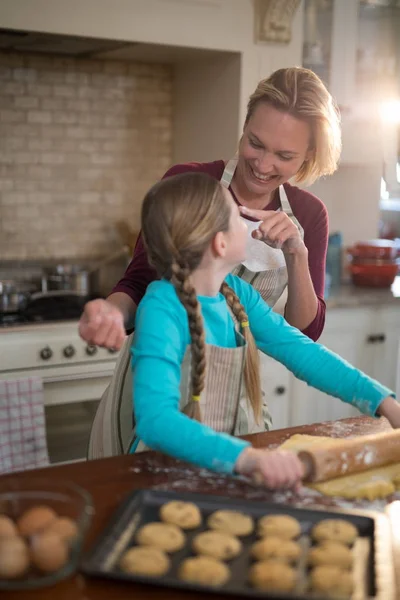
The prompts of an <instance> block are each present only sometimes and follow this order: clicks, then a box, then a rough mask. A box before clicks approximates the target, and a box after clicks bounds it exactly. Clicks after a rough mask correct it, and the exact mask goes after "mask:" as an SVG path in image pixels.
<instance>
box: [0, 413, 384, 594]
mask: <svg viewBox="0 0 400 600" xmlns="http://www.w3.org/2000/svg"><path fill="white" fill-rule="evenodd" d="M386 429H390V426H389V424H388V423H387V421H386V420H385V419H370V418H368V417H357V418H353V419H345V420H342V421H336V422H326V423H318V424H314V425H307V426H302V427H293V428H290V429H281V430H277V431H271V432H268V433H260V434H256V435H253V436H248V437H247V439H249V440H250V441H251V442H252V444H253V445H254V446H256V447H276V446H278V445H279V444H281V443H283V442H284V441H285V440H286V439H287V438H288V437H290V436H291V435H294V434H295V433H305V434H310V435H327V436H331V437H336V438H344V437H349V436H355V435H367V434H371V433H378V432H382V431H385V430H386ZM35 477H37V478H43V477H47V478H48V477H51V479H52V480H57V479H60V480H70V481H73V482H75V483H76V484H78V485H80V486H82V487H83V488H85V489H86V490H88V492H90V494H91V495H92V498H93V503H94V507H95V515H94V517H93V521H92V525H91V527H90V531H89V533H88V535H87V539H86V544H85V548H86V549H88V548H89V547H90V546H91V545H92V543H93V542H94V540H95V539H96V538H97V536H98V535H99V534H100V532H101V531H102V530H103V529H104V527H105V526H106V524H107V522H108V521H109V519H110V518H111V516H112V514H113V512H114V511H115V509H116V508H117V506H118V505H119V504H120V502H121V501H122V500H123V499H124V498H125V497H126V495H127V494H128V493H129V492H131V491H132V490H135V489H141V488H155V489H162V490H176V491H182V492H200V493H210V494H219V495H228V496H229V497H230V498H245V499H249V500H255V501H262V500H264V501H270V502H278V503H280V504H285V503H288V504H295V505H296V506H303V507H310V506H320V507H334V506H336V507H338V506H339V507H346V508H350V507H353V508H354V507H361V508H364V509H366V508H378V509H381V510H383V509H384V506H385V503H384V502H383V501H381V505H380V506H378V507H377V506H371V504H370V503H368V502H367V501H363V502H358V503H350V502H349V501H346V502H344V501H342V500H340V499H334V498H325V497H322V496H321V495H320V494H319V493H318V492H315V491H313V490H309V489H305V488H304V489H303V490H302V491H301V492H300V493H298V494H294V493H293V492H291V491H282V492H269V491H267V490H265V489H257V488H255V487H254V486H251V485H248V484H246V483H244V482H243V481H237V480H235V479H234V478H233V477H229V476H223V475H219V474H215V473H211V472H209V471H206V470H205V469H197V468H195V467H192V466H190V465H188V464H186V463H182V462H179V461H176V460H174V459H171V458H168V457H166V456H164V455H161V454H158V453H154V452H146V453H142V454H138V455H131V456H118V457H115V458H107V459H102V460H96V461H90V462H84V463H75V464H71V465H64V466H60V467H51V468H50V469H38V470H35V471H28V472H22V473H19V474H14V475H12V474H11V475H3V476H1V477H0V491H4V490H6V489H9V488H10V485H11V483H12V481H13V480H16V481H22V480H24V479H29V480H30V481H32V480H33V478H35ZM393 499H394V498H389V500H393ZM373 504H374V503H373ZM0 595H1V593H0ZM3 595H4V593H3ZM5 595H6V596H7V599H8V600H26V599H28V598H29V599H30V598H32V599H36V600H39V599H40V600H50V599H51V600H54V599H55V598H57V600H103V599H104V600H105V599H111V598H112V599H113V600H117V599H118V600H124V599H125V598H126V599H128V598H129V600H131V599H132V598H137V599H139V598H142V597H148V598H152V599H160V600H161V599H162V600H165V599H169V598H174V599H178V600H179V599H181V598H182V599H188V598H190V597H191V593H190V592H185V591H182V590H169V589H167V588H162V587H156V586H154V587H153V586H144V585H137V584H129V585H127V584H124V583H115V582H110V581H107V580H101V579H91V578H86V577H83V576H82V575H80V574H77V575H75V576H73V577H71V578H69V579H68V580H65V581H63V582H60V583H58V584H57V585H56V586H53V587H50V588H44V589H39V590H32V591H29V592H27V591H21V592H8V593H6V594H5ZM206 597H207V598H208V597H209V596H208V595H206V594H204V595H203V594H201V593H199V594H196V598H198V599H199V600H202V598H206ZM213 597H214V598H215V599H216V600H217V599H218V598H221V599H222V598H225V599H228V598H229V597H228V596H226V595H224V596H222V595H218V594H215V595H213ZM232 598H233V597H232Z"/></svg>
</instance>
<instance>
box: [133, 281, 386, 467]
mask: <svg viewBox="0 0 400 600" xmlns="http://www.w3.org/2000/svg"><path fill="white" fill-rule="evenodd" d="M226 282H227V283H228V285H230V286H231V288H232V289H233V290H234V291H235V293H236V294H237V296H238V297H239V299H240V301H241V303H242V305H243V306H244V308H245V310H246V313H247V315H248V318H249V322H250V328H251V331H252V334H253V336H254V338H255V341H256V344H257V347H258V348H259V349H260V350H261V351H262V352H264V353H265V354H267V355H269V356H271V357H273V358H275V359H276V360H278V361H279V362H281V363H282V364H284V365H285V366H286V367H287V368H288V369H289V370H290V371H292V373H294V375H295V376H296V377H298V378H299V379H302V380H303V381H306V382H307V383H308V384H309V385H311V386H313V387H315V388H318V389H320V390H322V391H323V392H326V393H327V394H330V395H332V396H335V397H337V398H340V399H341V400H343V401H344V402H348V403H350V404H353V405H354V406H356V407H357V408H358V409H359V410H360V411H361V412H362V413H364V414H367V415H370V416H375V415H376V411H377V408H378V406H379V404H380V403H381V402H382V400H383V399H384V398H386V397H387V396H389V395H394V394H393V393H392V392H391V390H389V389H387V388H386V387H384V386H383V385H380V384H379V383H378V382H377V381H375V380H373V379H371V378H370V377H368V376H367V375H365V374H364V373H362V372H361V371H359V370H358V369H356V368H355V367H352V366H351V365H350V364H349V363H347V362H346V361H345V360H343V359H341V358H340V357H339V356H337V355H336V354H334V353H333V352H331V351H330V350H328V349H327V348H325V347H324V346H322V345H321V344H317V343H315V342H313V341H312V340H310V339H309V338H308V337H306V336H305V335H303V334H302V333H301V332H300V331H299V330H298V329H296V328H295V327H291V326H290V325H289V324H288V323H287V322H286V321H285V319H284V318H283V317H281V316H280V315H278V314H276V313H275V312H274V311H273V310H272V309H271V308H270V307H269V306H268V305H267V304H266V303H265V302H264V301H263V299H262V298H261V296H260V294H259V293H258V292H257V291H255V290H254V288H253V287H252V286H251V285H249V284H248V283H247V282H245V281H243V280H241V279H240V278H238V277H236V276H234V275H228V276H227V278H226ZM198 300H199V302H200V304H201V311H202V315H203V319H204V327H205V335H206V343H207V344H213V345H216V346H222V347H225V348H233V347H235V346H236V338H235V325H234V322H233V319H232V316H231V313H230V311H229V309H228V306H227V303H226V300H225V298H224V296H223V295H222V294H218V295H217V296H213V297H209V296H198ZM189 344H190V335H189V326H188V317H187V313H186V310H185V309H184V307H183V305H182V304H181V302H180V300H179V298H178V296H177V294H176V292H175V288H174V287H173V285H172V284H171V283H170V282H168V281H165V280H161V281H154V282H153V283H151V284H150V285H149V287H148V288H147V292H146V294H145V296H144V298H143V299H142V301H141V303H140V305H139V307H138V310H137V314H136V323H135V335H134V341H133V345H132V368H133V398H134V414H135V420H136V433H137V436H138V438H139V439H141V440H142V441H143V442H144V443H145V444H146V445H147V446H149V447H150V448H152V449H154V450H159V451H161V452H164V453H166V454H169V455H172V456H174V457H176V458H179V459H182V460H185V461H188V462H191V463H194V464H196V465H198V466H201V467H206V468H208V469H212V470H214V471H221V472H226V473H232V472H233V471H234V465H235V463H236V460H237V458H238V456H239V454H240V453H241V452H242V451H243V449H244V448H245V447H246V446H248V445H249V444H248V443H247V442H245V441H244V440H240V439H238V438H235V437H233V436H231V435H228V434H224V433H217V432H216V431H214V430H213V429H211V428H210V427H208V426H206V425H204V424H202V423H198V422H197V421H194V420H192V419H190V418H189V417H187V416H186V415H184V414H183V413H181V412H180V411H179V401H180V388H179V385H180V378H181V365H182V361H183V357H184V355H185V352H186V348H187V346H188V345H189ZM267 400H268V399H267ZM272 418H273V415H272Z"/></svg>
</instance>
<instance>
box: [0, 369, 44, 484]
mask: <svg viewBox="0 0 400 600" xmlns="http://www.w3.org/2000/svg"><path fill="white" fill-rule="evenodd" d="M48 464H49V456H48V452H47V441H46V425H45V416H44V404H43V381H42V379H41V378H40V377H29V378H24V379H9V380H0V473H10V472H13V471H24V470H26V469H35V468H38V467H45V466H47V465H48Z"/></svg>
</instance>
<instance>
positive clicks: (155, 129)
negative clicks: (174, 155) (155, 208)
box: [0, 53, 172, 260]
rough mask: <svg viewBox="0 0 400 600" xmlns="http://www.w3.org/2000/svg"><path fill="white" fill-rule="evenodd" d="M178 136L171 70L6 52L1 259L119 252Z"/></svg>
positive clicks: (2, 60) (0, 120) (0, 139)
mask: <svg viewBox="0 0 400 600" xmlns="http://www.w3.org/2000/svg"><path fill="white" fill-rule="evenodd" d="M171 137H172V71H171V68H170V67H168V66H164V65H154V64H151V65H149V64H139V63H128V62H122V61H121V62H120V61H118V62H116V61H99V60H80V59H70V58H67V59H66V58H58V57H50V56H46V57H44V56H39V55H29V54H27V55H21V54H5V53H0V260H1V259H3V260H4V259H26V258H35V259H36V258H39V259H40V258H65V257H75V258H77V257H83V256H88V257H94V256H99V255H104V254H107V253H108V252H109V251H110V249H111V250H114V249H115V248H116V247H117V246H118V243H119V239H118V235H117V233H116V229H115V225H114V224H115V222H116V221H117V220H118V219H123V220H126V221H128V222H129V223H130V224H131V225H132V226H133V227H134V228H136V227H137V226H138V224H139V216H140V205H141V201H142V198H143V195H144V193H145V192H146V191H147V189H148V188H149V187H150V186H151V185H152V184H153V183H154V182H155V181H156V180H157V179H158V178H159V177H160V175H162V173H163V172H164V171H165V170H166V169H167V168H168V167H169V166H170V164H171Z"/></svg>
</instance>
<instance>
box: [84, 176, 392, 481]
mask: <svg viewBox="0 0 400 600" xmlns="http://www.w3.org/2000/svg"><path fill="white" fill-rule="evenodd" d="M142 231H143V237H144V242H145V244H146V249H147V253H148V257H149V260H150V262H151V264H152V265H153V267H154V268H155V269H156V271H157V275H158V276H159V278H160V280H159V281H154V282H153V283H151V284H150V286H149V287H148V289H147V292H146V294H145V296H144V298H143V300H142V301H141V303H140V305H139V308H138V311H137V316H136V324H135V336H134V342H133V347H132V367H133V397H134V415H135V427H134V431H133V435H132V436H131V439H130V440H129V443H126V441H127V440H126V439H125V442H123V441H122V449H123V450H125V451H126V450H129V452H136V451H140V450H143V449H145V447H146V446H147V447H150V448H152V449H154V450H159V451H162V452H164V453H166V454H169V455H171V456H174V457H176V458H180V459H183V460H186V461H189V462H192V463H194V464H197V465H199V466H202V467H206V468H209V469H212V470H215V471H222V472H225V473H234V472H237V473H241V474H249V475H252V474H254V473H255V472H257V473H258V474H259V475H261V476H262V478H263V481H264V483H265V484H266V485H267V486H268V487H270V488H277V487H288V486H294V485H296V484H297V483H298V482H299V480H300V479H301V477H302V475H303V471H302V465H301V463H300V461H299V459H298V458H297V456H296V455H295V454H294V453H291V452H283V451H280V450H273V451H268V450H260V449H254V448H252V447H251V446H250V444H249V443H248V442H245V441H243V440H241V439H239V438H237V437H234V436H238V435H245V434H249V433H256V432H260V431H265V430H268V429H269V428H270V425H271V419H270V416H269V413H268V407H267V404H266V400H267V399H264V398H263V397H262V392H261V385H260V376H259V365H258V352H257V348H258V349H259V350H261V351H262V352H264V353H265V354H268V355H270V356H272V357H273V358H275V359H276V360H278V361H280V362H282V363H283V364H284V365H286V367H287V368H288V369H290V370H291V371H292V372H293V373H294V374H295V375H296V377H299V378H300V379H303V380H305V381H307V382H308V383H309V384H310V385H312V386H315V387H317V388H319V389H321V390H323V391H324V392H327V393H328V394H331V395H334V396H336V397H338V398H340V399H341V400H343V401H344V402H350V403H351V404H353V405H354V406H356V407H358V408H359V410H360V411H361V412H364V413H366V414H368V415H371V416H375V415H384V416H386V417H387V418H388V419H389V421H390V423H391V424H392V426H394V427H397V426H400V406H399V405H398V404H397V403H396V401H395V400H394V398H393V397H392V396H393V394H392V392H391V391H390V390H388V389H387V388H385V387H384V386H382V385H380V384H379V383H378V382H376V381H374V380H372V379H370V378H369V377H367V376H366V375H365V374H363V373H361V372H360V371H358V370H357V369H355V368H354V367H352V366H350V365H349V364H348V363H346V362H345V361H344V360H342V359H341V358H339V357H338V356H337V355H335V354H333V353H332V352H330V351H329V350H327V349H326V348H324V347H323V346H321V345H319V344H316V343H315V342H313V341H312V340H310V339H309V338H308V337H306V336H305V335H304V334H302V333H301V332H300V331H299V330H298V329H296V328H294V327H292V326H290V325H289V324H288V323H287V322H286V321H285V320H284V318H283V317H281V316H280V315H278V314H276V313H274V312H273V311H272V310H271V308H270V307H269V306H268V305H267V304H266V303H265V301H264V300H263V299H262V298H261V296H260V294H259V293H258V292H256V291H255V290H254V288H253V287H252V286H251V285H250V284H249V283H247V282H245V281H243V280H242V279H240V278H238V277H237V276H235V275H232V274H230V273H231V271H232V270H233V268H234V267H235V265H237V264H238V263H240V262H241V261H242V260H243V259H244V257H245V253H246V240H247V227H246V224H245V222H244V221H243V219H241V217H240V213H239V209H238V207H237V205H236V204H235V202H234V200H233V198H232V196H231V194H230V192H229V191H228V190H227V189H226V188H224V187H223V186H222V185H221V184H220V183H219V182H218V181H217V180H216V179H214V178H211V177H210V176H208V175H206V174H201V173H185V174H180V175H175V176H173V177H170V178H168V179H164V180H163V181H161V182H159V183H158V184H156V185H155V186H154V187H153V188H152V189H151V190H150V191H149V192H148V194H147V195H146V197H145V199H144V203H143V208H142ZM260 243H261V242H260ZM130 409H132V405H131V406H130ZM99 412H100V413H101V412H102V411H101V406H100V410H99ZM96 420H97V421H98V423H97V425H96V423H95V425H94V429H95V430H96V429H98V428H99V427H102V428H103V432H104V427H107V426H109V423H110V422H111V420H110V419H109V418H104V419H103V420H102V422H101V423H100V418H98V416H96ZM114 420H115V418H114ZM122 420H123V421H124V427H125V431H126V418H124V419H121V418H120V419H119V421H120V422H121V421H122ZM128 423H129V426H130V424H131V423H132V420H129V421H128ZM92 438H93V439H92V442H93V440H94V439H95V435H94V434H93V435H92ZM125 438H126V436H125Z"/></svg>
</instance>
